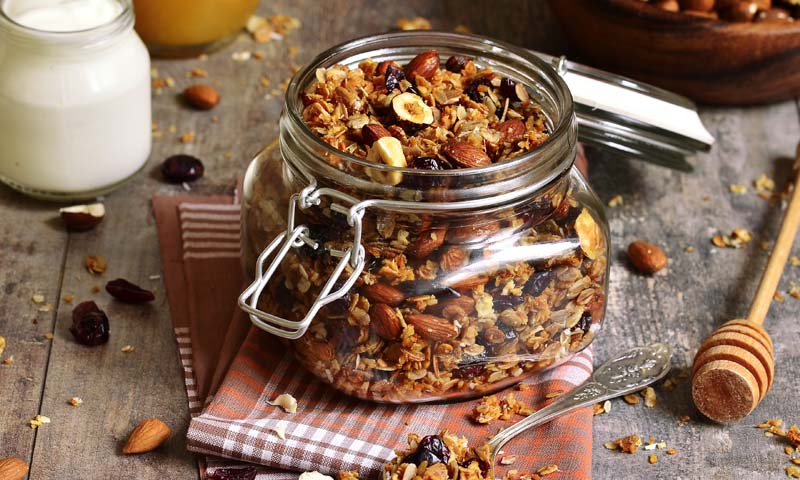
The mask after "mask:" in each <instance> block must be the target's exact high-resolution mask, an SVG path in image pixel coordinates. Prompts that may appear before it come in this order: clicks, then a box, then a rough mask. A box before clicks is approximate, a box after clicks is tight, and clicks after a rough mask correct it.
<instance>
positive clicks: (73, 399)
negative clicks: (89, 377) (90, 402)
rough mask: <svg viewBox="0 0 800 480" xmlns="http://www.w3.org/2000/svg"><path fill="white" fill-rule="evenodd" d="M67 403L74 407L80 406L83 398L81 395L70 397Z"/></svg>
mask: <svg viewBox="0 0 800 480" xmlns="http://www.w3.org/2000/svg"><path fill="white" fill-rule="evenodd" d="M67 403H69V404H70V405H72V406H73V407H79V406H80V405H82V404H83V400H81V397H70V399H69V400H67Z"/></svg>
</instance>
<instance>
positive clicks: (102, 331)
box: [69, 301, 108, 347]
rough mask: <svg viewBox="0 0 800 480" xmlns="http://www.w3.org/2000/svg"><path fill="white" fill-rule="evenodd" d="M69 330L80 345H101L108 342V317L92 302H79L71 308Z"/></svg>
mask: <svg viewBox="0 0 800 480" xmlns="http://www.w3.org/2000/svg"><path fill="white" fill-rule="evenodd" d="M69 331H70V332H72V335H73V336H74V337H75V340H77V341H78V343H80V344H82V345H87V346H90V347H93V346H95V345H102V344H104V343H106V342H108V317H107V316H106V314H105V312H103V311H102V310H100V309H99V308H98V307H97V304H96V303H94V302H91V301H89V302H83V303H79V304H78V305H77V306H76V307H75V308H74V309H73V310H72V326H71V327H69Z"/></svg>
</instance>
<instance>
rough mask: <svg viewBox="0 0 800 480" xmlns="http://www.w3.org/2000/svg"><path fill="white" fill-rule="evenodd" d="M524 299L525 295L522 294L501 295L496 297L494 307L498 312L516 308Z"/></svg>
mask: <svg viewBox="0 0 800 480" xmlns="http://www.w3.org/2000/svg"><path fill="white" fill-rule="evenodd" d="M524 301H525V297H523V296H522V295H501V296H499V297H497V298H495V299H494V304H493V307H494V310H495V311H496V312H502V311H503V310H508V309H509V308H514V307H516V306H517V305H519V304H520V303H522V302H524Z"/></svg>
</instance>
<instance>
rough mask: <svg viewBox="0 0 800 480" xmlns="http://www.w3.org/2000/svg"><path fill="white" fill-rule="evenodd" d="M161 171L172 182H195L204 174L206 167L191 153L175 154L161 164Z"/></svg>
mask: <svg viewBox="0 0 800 480" xmlns="http://www.w3.org/2000/svg"><path fill="white" fill-rule="evenodd" d="M161 173H162V174H163V175H164V178H165V179H167V181H169V182H172V183H183V182H193V181H195V180H197V179H198V178H200V177H202V176H203V173H205V167H204V166H203V162H201V161H200V159H198V158H195V157H193V156H191V155H173V156H171V157H169V158H167V159H166V160H164V163H162V164H161Z"/></svg>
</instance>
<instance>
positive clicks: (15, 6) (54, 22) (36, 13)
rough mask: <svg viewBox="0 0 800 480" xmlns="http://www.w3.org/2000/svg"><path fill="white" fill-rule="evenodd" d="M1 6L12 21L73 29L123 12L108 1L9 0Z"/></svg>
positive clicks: (93, 25) (101, 22)
mask: <svg viewBox="0 0 800 480" xmlns="http://www.w3.org/2000/svg"><path fill="white" fill-rule="evenodd" d="M3 9H4V11H5V12H6V15H8V16H9V17H10V18H11V19H12V20H14V21H15V22H17V23H19V24H20V25H25V26H26V27H29V28H35V29H37V30H45V31H49V32H76V31H79V30H88V29H90V28H96V27H99V26H101V25H105V24H107V23H110V22H112V21H113V20H114V19H115V18H117V17H118V16H119V15H120V14H121V13H122V11H123V8H122V5H121V4H120V3H119V2H117V1H109V0H50V1H41V0H15V1H11V0H9V1H8V2H6V3H5V4H4V5H3Z"/></svg>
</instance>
